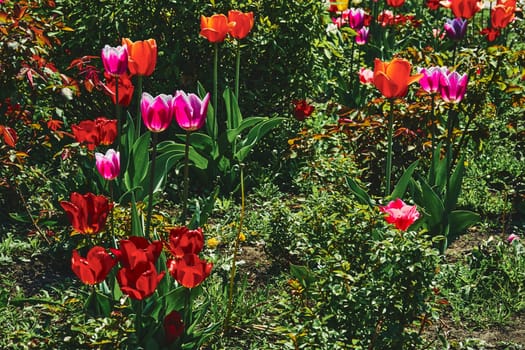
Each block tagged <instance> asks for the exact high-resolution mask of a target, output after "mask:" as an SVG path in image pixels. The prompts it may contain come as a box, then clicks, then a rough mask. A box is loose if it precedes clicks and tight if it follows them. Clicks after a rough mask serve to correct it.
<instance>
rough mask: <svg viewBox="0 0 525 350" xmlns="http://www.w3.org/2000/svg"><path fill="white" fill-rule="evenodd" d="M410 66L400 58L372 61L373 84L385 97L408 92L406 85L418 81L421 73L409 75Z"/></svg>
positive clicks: (397, 95) (399, 95) (398, 95)
mask: <svg viewBox="0 0 525 350" xmlns="http://www.w3.org/2000/svg"><path fill="white" fill-rule="evenodd" d="M411 68H412V66H411V65H410V63H409V62H408V61H407V60H405V59H402V58H394V59H393V60H392V61H391V62H382V61H381V60H380V59H377V58H376V59H375V61H374V85H375V86H376V88H377V89H379V91H380V92H381V93H382V94H383V96H385V97H386V98H394V97H403V96H405V95H406V94H407V92H408V85H410V84H412V83H414V82H416V81H418V80H419V79H420V78H421V76H422V75H421V74H416V75H412V76H411V75H410V70H411Z"/></svg>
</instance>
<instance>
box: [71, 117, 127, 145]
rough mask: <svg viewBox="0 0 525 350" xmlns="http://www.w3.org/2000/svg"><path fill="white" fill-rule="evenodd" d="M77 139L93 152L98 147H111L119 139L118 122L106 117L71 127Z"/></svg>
mask: <svg viewBox="0 0 525 350" xmlns="http://www.w3.org/2000/svg"><path fill="white" fill-rule="evenodd" d="M71 130H72V131H73V135H74V136H75V139H76V140H77V141H78V142H80V143H82V144H85V145H86V146H87V148H88V149H89V150H90V151H93V150H94V149H95V148H96V147H97V146H98V145H104V146H109V145H111V144H112V143H113V141H115V138H116V137H117V121H116V120H113V119H106V118H104V117H99V118H96V119H95V120H83V121H81V122H80V123H78V124H74V125H72V126H71Z"/></svg>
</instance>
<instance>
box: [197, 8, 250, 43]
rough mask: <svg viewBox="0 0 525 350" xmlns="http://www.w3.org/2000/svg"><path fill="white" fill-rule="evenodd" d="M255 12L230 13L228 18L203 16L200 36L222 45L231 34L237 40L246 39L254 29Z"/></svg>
mask: <svg viewBox="0 0 525 350" xmlns="http://www.w3.org/2000/svg"><path fill="white" fill-rule="evenodd" d="M253 24H254V21H253V12H247V13H244V12H241V11H237V10H231V11H228V17H226V15H223V14H215V15H212V16H211V17H206V16H201V31H200V35H201V36H203V37H205V38H206V39H208V41H209V42H212V43H220V42H223V41H224V39H226V36H227V35H228V34H230V35H231V36H232V37H233V38H235V39H243V38H245V37H246V36H247V35H248V34H249V33H250V31H251V30H252V28H253Z"/></svg>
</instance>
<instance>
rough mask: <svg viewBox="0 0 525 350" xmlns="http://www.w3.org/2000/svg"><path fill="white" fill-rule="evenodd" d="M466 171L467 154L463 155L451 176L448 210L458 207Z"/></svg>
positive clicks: (447, 200) (446, 199)
mask: <svg viewBox="0 0 525 350" xmlns="http://www.w3.org/2000/svg"><path fill="white" fill-rule="evenodd" d="M464 173H465V156H462V157H461V158H460V160H459V161H458V164H457V165H456V168H455V169H454V172H453V173H452V175H451V176H450V180H449V189H448V193H447V197H446V198H445V208H446V210H447V211H451V210H454V209H456V204H457V202H458V197H459V193H460V192H461V183H462V182H463V175H464Z"/></svg>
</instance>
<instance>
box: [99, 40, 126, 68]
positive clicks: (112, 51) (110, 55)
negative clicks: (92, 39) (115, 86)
mask: <svg viewBox="0 0 525 350" xmlns="http://www.w3.org/2000/svg"><path fill="white" fill-rule="evenodd" d="M101 58H102V64H104V69H105V70H106V72H108V73H109V74H112V75H122V74H124V73H126V71H127V69H128V49H127V47H126V46H117V47H111V46H109V45H106V46H104V48H103V49H102V54H101Z"/></svg>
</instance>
